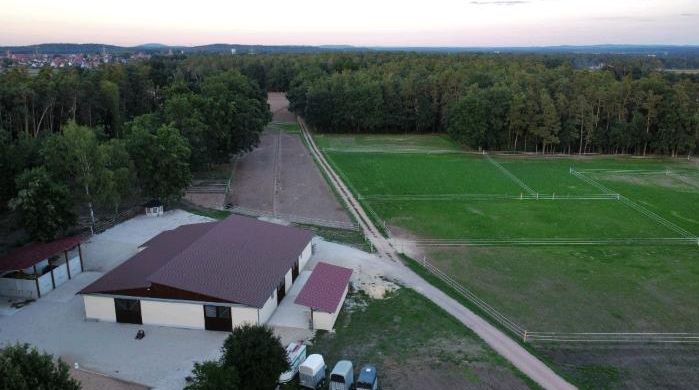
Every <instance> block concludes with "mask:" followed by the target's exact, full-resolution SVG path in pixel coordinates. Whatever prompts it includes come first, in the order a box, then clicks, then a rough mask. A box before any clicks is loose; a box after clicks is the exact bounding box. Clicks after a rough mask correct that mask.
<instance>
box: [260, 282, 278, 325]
mask: <svg viewBox="0 0 699 390" xmlns="http://www.w3.org/2000/svg"><path fill="white" fill-rule="evenodd" d="M276 309H277V290H274V292H272V295H271V296H270V297H269V299H267V302H265V305H264V306H262V309H260V325H262V324H265V323H266V322H267V321H268V320H269V318H270V317H272V314H273V313H274V310H276Z"/></svg>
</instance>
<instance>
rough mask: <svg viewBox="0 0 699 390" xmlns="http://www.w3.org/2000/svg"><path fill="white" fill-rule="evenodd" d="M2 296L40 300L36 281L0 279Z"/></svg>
mask: <svg viewBox="0 0 699 390" xmlns="http://www.w3.org/2000/svg"><path fill="white" fill-rule="evenodd" d="M0 295H2V296H6V297H17V298H32V299H37V298H39V295H38V294H37V291H36V281H35V280H34V279H14V278H0Z"/></svg>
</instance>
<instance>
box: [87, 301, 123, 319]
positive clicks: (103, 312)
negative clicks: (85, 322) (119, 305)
mask: <svg viewBox="0 0 699 390" xmlns="http://www.w3.org/2000/svg"><path fill="white" fill-rule="evenodd" d="M83 304H84V305H85V318H87V319H89V320H98V321H108V322H116V309H115V308H114V298H111V297H100V296H96V295H83Z"/></svg>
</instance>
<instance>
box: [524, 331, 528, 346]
mask: <svg viewBox="0 0 699 390" xmlns="http://www.w3.org/2000/svg"><path fill="white" fill-rule="evenodd" d="M527 336H528V335H527V331H526V330H525V331H524V337H523V341H524V342H525V343H526V342H527Z"/></svg>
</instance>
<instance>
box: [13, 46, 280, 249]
mask: <svg viewBox="0 0 699 390" xmlns="http://www.w3.org/2000/svg"><path fill="white" fill-rule="evenodd" d="M182 60H183V58H178V57H160V58H156V59H153V60H151V61H147V62H138V63H134V64H129V65H124V64H105V65H102V66H101V67H99V68H98V69H95V70H82V69H77V68H65V69H58V70H57V69H51V68H48V67H46V68H44V69H41V70H40V71H39V72H38V74H36V75H30V73H29V72H27V70H25V69H11V70H9V71H7V72H5V73H2V74H0V171H2V175H1V176H0V209H4V210H9V211H14V215H16V216H17V217H18V219H19V223H20V225H21V226H22V227H24V228H25V230H26V231H27V232H28V233H29V235H30V236H31V237H32V238H34V239H42V240H49V239H52V238H53V237H55V236H56V235H60V234H61V233H63V232H65V231H67V230H70V229H72V228H74V227H75V225H76V222H77V218H78V217H79V216H80V217H83V218H84V219H87V224H88V226H93V225H94V224H95V214H96V213H97V212H98V211H101V212H102V214H104V213H107V214H109V213H110V211H109V210H112V211H111V212H113V213H114V214H116V213H117V212H118V211H119V209H120V207H121V206H122V204H123V203H124V202H125V201H127V200H128V201H131V202H133V201H139V200H147V199H159V200H161V201H163V202H168V201H171V200H176V199H178V198H179V197H180V196H181V195H182V193H183V191H184V189H185V188H186V187H187V186H188V185H189V182H190V180H191V175H192V172H193V171H197V170H206V169H207V168H208V167H210V166H211V165H212V164H220V163H227V162H229V161H230V159H231V157H232V156H234V155H236V154H238V153H241V152H244V151H247V150H250V149H252V148H254V147H255V146H256V145H257V143H258V141H259V134H260V133H261V132H262V130H263V128H264V126H265V125H266V124H267V123H268V122H269V121H270V119H271V113H270V112H269V107H268V105H267V101H266V93H265V91H264V90H263V89H261V88H260V87H259V85H258V84H257V82H256V81H254V80H251V79H249V78H248V77H246V76H244V75H242V74H241V73H240V72H238V71H236V70H227V71H223V70H221V71H215V72H206V73H199V74H192V73H190V72H188V71H187V70H186V69H185V68H184V67H183V66H182Z"/></svg>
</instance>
